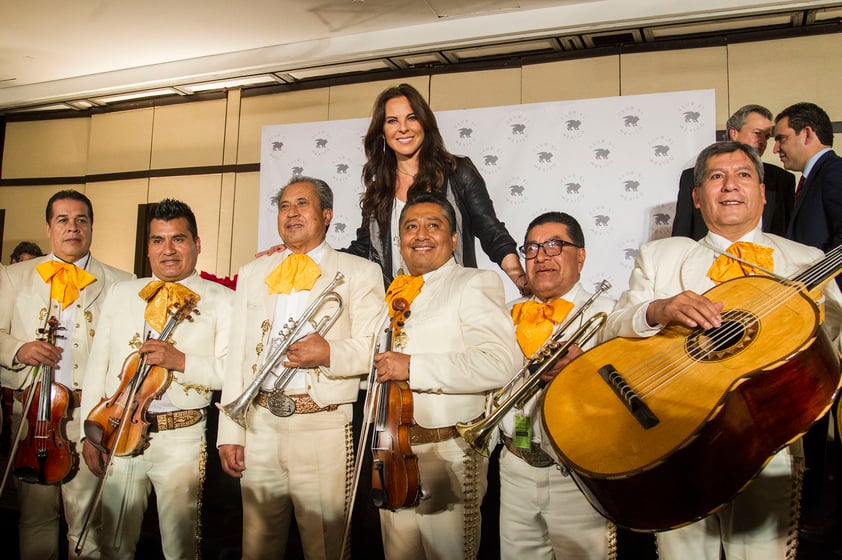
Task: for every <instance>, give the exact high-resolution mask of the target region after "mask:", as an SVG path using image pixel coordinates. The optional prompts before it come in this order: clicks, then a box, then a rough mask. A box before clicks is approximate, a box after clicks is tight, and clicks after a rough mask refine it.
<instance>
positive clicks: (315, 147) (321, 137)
mask: <svg viewBox="0 0 842 560" xmlns="http://www.w3.org/2000/svg"><path fill="white" fill-rule="evenodd" d="M330 148H331V146H330V140H329V133H328V132H327V131H326V130H320V131H318V132H316V133H315V134H314V135H313V136H312V137H311V138H310V149H311V151H312V153H313V155H314V156H324V155H326V154H328V153H329V152H330Z"/></svg>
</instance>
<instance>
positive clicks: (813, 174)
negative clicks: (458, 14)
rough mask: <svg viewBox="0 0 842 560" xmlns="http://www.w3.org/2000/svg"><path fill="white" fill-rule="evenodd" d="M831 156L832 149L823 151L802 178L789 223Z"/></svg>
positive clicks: (809, 194) (788, 232) (789, 232)
mask: <svg viewBox="0 0 842 560" xmlns="http://www.w3.org/2000/svg"><path fill="white" fill-rule="evenodd" d="M832 157H833V151H832V150H831V151H829V152H825V153H824V154H823V155H822V157H820V158H819V159H818V160H817V161H816V163H815V165H813V168H812V169H811V170H810V174H809V175H808V176H807V178H806V179H805V180H804V184H803V185H802V186H801V189H802V192H801V194H799V195H798V197H797V199H796V201H795V208H793V210H792V218H793V219H792V220H791V221H790V224H792V222H794V221H795V217H796V216H797V215H798V212H799V211H800V210H801V206H803V205H804V201H805V200H806V199H807V197H809V196H811V194H812V193H811V191H810V189H811V187H812V185H813V184H814V183H815V182H816V181H817V179H818V177H819V176H820V175H821V172H822V171H821V170H822V167H823V166H824V164H825V163H827V162H828V161H830V160H831V158H832ZM787 234H788V235H791V234H792V232H791V231H787Z"/></svg>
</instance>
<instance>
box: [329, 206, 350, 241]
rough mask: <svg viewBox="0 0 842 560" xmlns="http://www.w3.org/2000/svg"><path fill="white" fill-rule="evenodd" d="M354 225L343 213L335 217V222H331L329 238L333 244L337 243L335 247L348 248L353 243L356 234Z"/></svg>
mask: <svg viewBox="0 0 842 560" xmlns="http://www.w3.org/2000/svg"><path fill="white" fill-rule="evenodd" d="M352 223H353V221H352V220H350V219H349V218H348V216H346V215H345V214H344V213H342V212H339V213H336V214H334V215H333V220H332V221H331V222H330V228H329V229H328V236H329V237H330V242H331V243H332V244H333V243H334V242H335V243H336V245H334V246H335V247H346V246H347V245H350V243H351V241H353V237H354V233H355V232H354V226H352V225H351V224H352Z"/></svg>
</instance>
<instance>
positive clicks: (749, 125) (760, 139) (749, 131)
mask: <svg viewBox="0 0 842 560" xmlns="http://www.w3.org/2000/svg"><path fill="white" fill-rule="evenodd" d="M728 135H729V136H730V137H731V140H736V141H737V142H742V143H743V144H748V145H749V146H751V147H752V148H754V149H755V150H756V151H757V153H758V154H760V155H761V156H762V155H763V152H765V151H766V144H767V143H768V142H769V138H770V137H771V136H772V121H770V120H769V119H767V118H766V117H764V116H763V115H761V114H760V113H749V114H748V115H747V116H746V121H745V123H744V124H743V127H742V128H741V129H740V130H734V129H733V128H732V129H731V130H729V131H728Z"/></svg>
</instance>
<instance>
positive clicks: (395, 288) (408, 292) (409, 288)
mask: <svg viewBox="0 0 842 560" xmlns="http://www.w3.org/2000/svg"><path fill="white" fill-rule="evenodd" d="M423 285H424V277H423V276H410V275H408V274H400V275H398V276H395V279H394V280H392V283H391V284H389V289H388V290H386V303H387V304H388V305H389V317H394V316H395V314H396V313H397V310H395V309H393V308H392V302H393V301H395V300H396V299H398V298H403V299H405V300H406V303H407V305H409V304H411V303H412V300H414V299H415V297H416V296H417V295H418V294H420V293H421V286H423Z"/></svg>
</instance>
